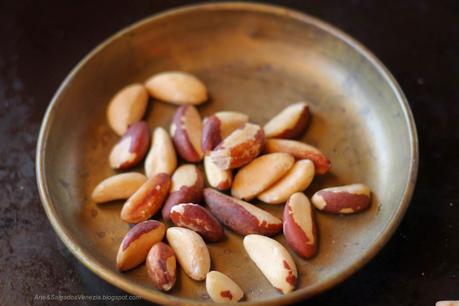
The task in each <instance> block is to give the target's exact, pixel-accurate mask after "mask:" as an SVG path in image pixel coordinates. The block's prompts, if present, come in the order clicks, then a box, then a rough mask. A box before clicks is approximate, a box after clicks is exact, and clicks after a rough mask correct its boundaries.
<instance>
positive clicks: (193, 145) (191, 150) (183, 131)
mask: <svg viewBox="0 0 459 306" xmlns="http://www.w3.org/2000/svg"><path fill="white" fill-rule="evenodd" d="M170 133H171V136H172V139H173V140H174V144H175V148H176V149H177V152H178V153H179V155H180V156H181V157H182V158H183V159H184V160H186V161H188V162H199V161H201V160H202V158H203V156H204V154H203V152H202V148H201V134H202V122H201V116H200V115H199V113H198V111H197V110H196V108H195V107H194V106H189V105H187V106H180V107H179V108H178V109H177V111H176V112H175V115H174V118H173V120H172V124H171V129H170Z"/></svg>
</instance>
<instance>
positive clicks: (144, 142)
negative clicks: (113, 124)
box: [117, 121, 150, 170]
mask: <svg viewBox="0 0 459 306" xmlns="http://www.w3.org/2000/svg"><path fill="white" fill-rule="evenodd" d="M127 137H131V142H130V146H129V152H130V153H135V154H136V157H135V159H134V160H132V161H126V162H124V163H123V164H121V165H120V166H119V167H118V168H117V169H120V170H123V169H128V168H131V167H133V166H135V165H137V164H138V163H139V162H141V161H142V160H143V158H144V157H145V155H146V154H147V151H148V147H149V144H150V129H149V128H148V124H147V123H146V122H145V121H138V122H136V123H133V124H131V125H129V127H128V128H127V130H126V133H124V135H123V137H121V139H120V141H119V142H121V141H123V140H124V139H125V138H127Z"/></svg>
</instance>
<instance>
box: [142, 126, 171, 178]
mask: <svg viewBox="0 0 459 306" xmlns="http://www.w3.org/2000/svg"><path fill="white" fill-rule="evenodd" d="M175 168H177V154H176V153H175V149H174V145H173V144H172V140H171V138H170V136H169V134H168V133H167V131H166V130H165V129H163V128H162V127H158V128H156V129H155V131H154V133H153V137H152V140H151V148H150V152H148V155H147V158H146V159H145V174H146V175H147V176H148V177H152V176H153V175H155V174H158V173H166V174H169V175H172V173H174V170H175Z"/></svg>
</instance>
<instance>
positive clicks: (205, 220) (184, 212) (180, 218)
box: [170, 203, 225, 242]
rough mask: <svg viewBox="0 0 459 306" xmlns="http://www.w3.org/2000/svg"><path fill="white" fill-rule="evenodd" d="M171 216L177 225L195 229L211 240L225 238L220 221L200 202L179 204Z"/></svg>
mask: <svg viewBox="0 0 459 306" xmlns="http://www.w3.org/2000/svg"><path fill="white" fill-rule="evenodd" d="M170 218H171V220H172V222H173V223H174V224H175V225H177V226H180V227H185V228H188V229H190V230H192V231H195V232H197V233H198V234H200V235H201V236H202V237H203V238H204V239H205V240H207V241H209V242H216V241H220V240H222V239H223V238H225V232H224V231H223V227H222V226H221V224H220V222H218V220H217V219H216V218H215V217H214V216H213V215H212V214H211V213H210V211H208V210H207V209H205V208H204V207H202V206H200V205H198V204H193V203H183V204H178V205H176V206H174V209H172V210H171V212H170Z"/></svg>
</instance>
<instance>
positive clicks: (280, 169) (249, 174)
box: [231, 153, 295, 200]
mask: <svg viewBox="0 0 459 306" xmlns="http://www.w3.org/2000/svg"><path fill="white" fill-rule="evenodd" d="M294 162H295V159H294V158H293V156H291V155H290V154H287V153H271V154H266V155H263V156H260V157H258V158H256V159H254V160H253V161H252V162H250V164H248V165H246V166H244V167H243V168H241V169H240V170H239V172H238V173H237V174H236V176H235V177H234V182H233V186H232V187H231V194H232V196H233V197H236V198H238V199H244V200H251V199H253V198H255V197H256V196H257V195H259V194H260V193H262V192H263V191H265V190H266V189H268V188H269V187H270V186H271V185H273V184H274V183H275V182H276V181H278V180H279V179H280V178H281V177H283V176H284V175H285V174H286V173H287V172H288V171H289V170H290V168H292V166H293V164H294Z"/></svg>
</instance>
